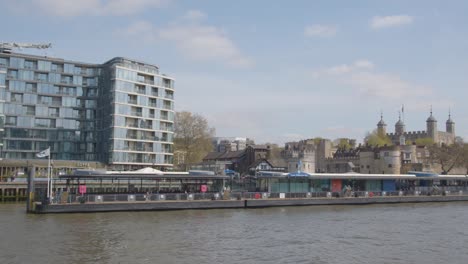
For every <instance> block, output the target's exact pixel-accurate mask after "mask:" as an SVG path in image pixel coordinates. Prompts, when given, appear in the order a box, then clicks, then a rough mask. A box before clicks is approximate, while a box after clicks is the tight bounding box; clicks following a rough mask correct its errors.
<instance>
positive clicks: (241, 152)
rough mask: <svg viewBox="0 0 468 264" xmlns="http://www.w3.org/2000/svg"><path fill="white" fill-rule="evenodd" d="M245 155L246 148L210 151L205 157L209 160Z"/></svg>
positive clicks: (205, 159)
mask: <svg viewBox="0 0 468 264" xmlns="http://www.w3.org/2000/svg"><path fill="white" fill-rule="evenodd" d="M244 155H245V150H238V151H226V152H210V153H208V154H206V156H205V157H204V158H203V160H204V161H207V160H223V159H236V158H240V157H242V156H244Z"/></svg>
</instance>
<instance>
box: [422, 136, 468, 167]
mask: <svg viewBox="0 0 468 264" xmlns="http://www.w3.org/2000/svg"><path fill="white" fill-rule="evenodd" d="M463 149H464V148H463V145H462V144H460V142H456V143H455V144H452V145H445V144H442V145H438V144H434V145H432V146H429V147H428V150H429V162H430V163H435V164H439V165H440V167H441V169H442V172H441V173H442V174H448V173H449V172H450V171H451V170H452V169H453V168H454V167H456V166H459V165H461V163H462V161H463V156H464V155H463Z"/></svg>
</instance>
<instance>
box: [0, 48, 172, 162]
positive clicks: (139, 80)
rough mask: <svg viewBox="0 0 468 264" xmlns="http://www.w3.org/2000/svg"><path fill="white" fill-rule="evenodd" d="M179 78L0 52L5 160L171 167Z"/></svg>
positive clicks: (132, 65)
mask: <svg viewBox="0 0 468 264" xmlns="http://www.w3.org/2000/svg"><path fill="white" fill-rule="evenodd" d="M173 125H174V80H173V79H172V78H170V77H167V76H165V75H161V74H159V69H158V68H157V67H155V66H152V65H148V64H144V63H141V62H136V61H133V60H128V59H125V58H114V59H112V60H110V61H108V62H106V63H104V64H86V63H77V62H68V61H64V60H60V59H51V58H45V57H37V56H29V55H23V54H3V53H0V151H1V152H0V157H1V158H5V159H34V158H35V154H36V153H38V152H39V151H41V150H44V149H46V148H47V147H49V146H50V147H51V158H52V159H56V160H78V161H100V162H103V163H105V164H107V165H108V167H110V168H111V169H118V170H131V169H138V168H141V167H146V166H155V167H167V166H172V156H173V154H172V141H173V140H172V139H173Z"/></svg>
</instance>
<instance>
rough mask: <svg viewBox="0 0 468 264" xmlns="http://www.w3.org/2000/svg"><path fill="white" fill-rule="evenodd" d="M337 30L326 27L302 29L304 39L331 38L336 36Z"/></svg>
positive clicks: (313, 26)
mask: <svg viewBox="0 0 468 264" xmlns="http://www.w3.org/2000/svg"><path fill="white" fill-rule="evenodd" d="M336 32H337V28H336V27H335V26H328V25H318V24H316V25H311V26H307V27H306V28H305V29H304V35H305V36H306V37H332V36H334V35H336Z"/></svg>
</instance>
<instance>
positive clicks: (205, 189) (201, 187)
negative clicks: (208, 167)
mask: <svg viewBox="0 0 468 264" xmlns="http://www.w3.org/2000/svg"><path fill="white" fill-rule="evenodd" d="M200 191H201V192H202V193H204V192H206V191H208V186H206V185H202V186H200Z"/></svg>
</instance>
